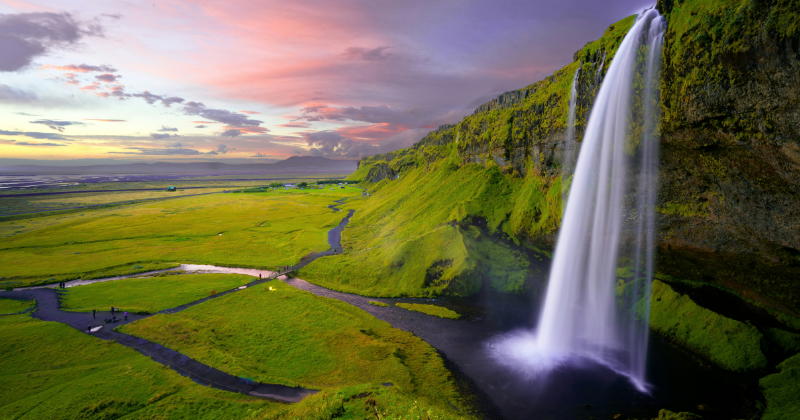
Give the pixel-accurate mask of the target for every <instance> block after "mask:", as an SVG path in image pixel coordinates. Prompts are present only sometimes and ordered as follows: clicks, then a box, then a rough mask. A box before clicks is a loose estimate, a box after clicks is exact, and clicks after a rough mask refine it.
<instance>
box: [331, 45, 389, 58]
mask: <svg viewBox="0 0 800 420" xmlns="http://www.w3.org/2000/svg"><path fill="white" fill-rule="evenodd" d="M389 48H390V47H376V48H371V49H368V48H361V47H350V48H348V49H346V50H345V51H344V53H342V55H343V56H344V57H345V58H346V59H348V60H362V61H383V60H387V59H389V58H391V57H392V55H391V54H389V53H387V52H385V51H386V50H388V49H389Z"/></svg>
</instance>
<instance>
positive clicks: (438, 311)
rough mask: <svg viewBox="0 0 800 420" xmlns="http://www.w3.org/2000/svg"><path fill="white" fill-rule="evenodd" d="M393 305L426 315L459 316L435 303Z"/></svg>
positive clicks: (450, 317) (452, 317)
mask: <svg viewBox="0 0 800 420" xmlns="http://www.w3.org/2000/svg"><path fill="white" fill-rule="evenodd" d="M394 306H398V307H401V308H403V309H408V310H409V311H414V312H421V313H423V314H427V315H433V316H438V317H439V318H448V319H458V318H460V317H461V315H459V314H458V313H457V312H455V311H451V310H449V309H447V308H442V307H441V306H436V305H424V304H421V303H395V304H394Z"/></svg>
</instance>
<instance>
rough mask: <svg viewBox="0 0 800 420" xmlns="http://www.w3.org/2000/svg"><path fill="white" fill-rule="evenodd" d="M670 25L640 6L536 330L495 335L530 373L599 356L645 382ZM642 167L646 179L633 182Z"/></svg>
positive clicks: (601, 104)
mask: <svg viewBox="0 0 800 420" xmlns="http://www.w3.org/2000/svg"><path fill="white" fill-rule="evenodd" d="M665 27H666V23H665V20H664V18H663V17H662V16H661V15H660V14H659V13H658V11H656V10H654V9H648V10H645V11H644V12H642V13H641V14H640V15H639V16H638V17H637V20H636V22H635V23H634V24H633V27H632V28H631V29H630V30H629V31H628V33H627V35H626V36H625V38H624V39H623V41H622V43H621V44H620V46H619V48H618V49H617V52H616V55H615V56H614V57H613V59H612V61H611V64H610V65H609V69H608V72H607V73H606V75H605V77H604V80H603V83H602V85H601V86H600V89H599V91H598V93H597V97H596V99H595V102H594V106H593V108H592V112H591V115H590V118H589V121H588V124H587V126H586V131H585V134H584V136H583V141H582V142H581V146H580V147H581V149H580V155H579V156H578V161H577V164H576V166H575V172H574V174H573V178H572V183H571V186H570V191H569V197H568V200H567V204H566V210H565V212H564V218H563V220H562V224H561V230H560V232H559V236H558V242H557V244H556V249H555V253H554V256H553V262H552V266H551V271H550V279H549V282H548V286H547V293H546V296H545V301H544V306H543V308H542V310H541V313H540V317H539V321H538V325H537V328H536V330H535V332H532V331H527V332H516V333H512V334H508V335H506V336H504V337H500V338H498V339H497V340H495V341H494V342H492V343H490V352H491V354H492V356H493V357H494V358H496V359H497V360H498V361H499V362H500V363H504V364H506V365H508V366H510V367H513V368H514V369H517V370H520V371H521V372H522V373H523V374H527V375H530V376H536V375H538V374H542V373H544V372H546V371H547V370H549V369H552V368H553V367H555V366H559V365H562V364H576V363H578V364H580V363H583V362H585V361H594V362H596V363H600V364H602V365H605V366H607V367H609V368H611V369H613V370H615V371H617V372H618V373H620V374H622V375H625V376H626V377H628V378H629V379H630V381H631V382H632V383H633V384H634V386H636V388H637V389H639V390H640V391H643V392H646V391H647V382H646V379H645V363H646V353H647V334H648V321H649V312H650V306H649V302H650V297H649V294H650V282H651V280H652V268H653V263H652V261H653V247H654V240H653V235H654V230H655V223H654V218H655V209H654V207H655V188H656V181H657V180H656V175H657V163H658V137H657V135H656V130H657V126H658V106H659V92H658V81H659V80H660V56H661V43H662V40H663V36H664V30H665ZM634 104H635V106H634ZM632 128H633V129H632ZM634 133H644V134H638V135H634ZM636 176H638V182H632V181H631V180H632V179H637V178H636ZM631 197H633V198H631ZM629 202H630V203H634V204H633V205H626V203H629ZM620 257H630V258H629V259H628V260H629V261H631V266H632V269H630V271H631V272H632V274H631V275H625V276H623V277H625V278H623V279H619V277H620V276H619V275H618V270H617V269H618V262H619V260H620Z"/></svg>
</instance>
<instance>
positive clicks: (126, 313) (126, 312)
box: [124, 311, 128, 321]
mask: <svg viewBox="0 0 800 420" xmlns="http://www.w3.org/2000/svg"><path fill="white" fill-rule="evenodd" d="M124 315H125V320H126V321H127V320H128V311H125V314H124Z"/></svg>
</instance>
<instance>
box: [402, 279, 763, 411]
mask: <svg viewBox="0 0 800 420" xmlns="http://www.w3.org/2000/svg"><path fill="white" fill-rule="evenodd" d="M398 301H408V302H415V303H431V304H437V305H441V306H445V307H448V308H450V309H453V310H456V311H457V312H459V313H461V314H465V315H466V317H465V318H466V319H465V320H460V321H449V320H438V319H435V320H430V319H429V318H430V317H425V318H424V319H419V320H418V319H417V318H422V317H413V316H410V315H409V316H407V317H408V318H412V319H410V320H406V319H405V318H407V317H404V319H403V320H400V321H399V322H398V324H400V325H398V326H400V327H401V328H403V329H407V330H411V331H412V332H414V333H415V334H417V335H418V336H420V337H421V338H423V339H425V340H426V341H428V342H429V343H430V344H431V345H433V346H434V347H436V348H437V349H439V350H441V351H442V352H443V354H444V355H445V356H446V357H448V358H450V359H451V361H452V362H453V365H454V366H453V367H454V368H456V369H458V370H460V371H461V374H463V375H464V376H466V377H468V378H469V380H471V381H472V382H473V386H474V387H475V388H476V389H477V390H478V391H479V393H481V394H483V399H482V402H481V404H482V405H483V406H484V410H485V411H486V412H487V413H489V414H490V415H491V414H492V412H494V415H495V416H496V417H503V418H507V419H590V418H595V419H604V418H609V419H610V418H613V417H614V416H615V415H617V414H622V415H623V416H624V417H625V418H652V417H656V416H657V414H658V411H659V410H660V409H664V408H666V409H669V410H671V411H674V412H679V411H689V412H693V413H695V414H699V415H702V416H703V418H704V419H732V418H750V417H752V415H754V414H755V413H757V412H758V409H757V406H756V405H757V403H758V402H759V400H760V398H761V397H760V393H759V390H758V377H757V376H748V375H742V374H734V373H730V372H726V371H724V370H721V369H718V368H716V367H713V366H709V365H708V364H707V363H705V362H703V361H701V360H699V359H697V358H695V357H694V356H692V355H690V354H689V353H687V352H685V351H683V350H681V349H679V348H678V347H675V346H673V345H671V344H670V343H668V342H666V341H664V340H662V339H660V338H659V337H657V336H653V335H651V337H650V341H649V354H648V376H647V379H648V382H649V384H650V386H651V389H650V393H649V394H645V393H642V392H639V391H637V390H636V388H635V387H634V386H633V385H632V384H631V383H630V381H629V380H628V379H627V378H625V377H624V376H622V375H620V374H618V373H616V372H614V371H613V370H611V369H609V368H607V367H605V366H603V365H601V364H599V363H596V362H592V361H586V360H583V361H576V362H575V363H569V364H565V365H562V366H560V367H558V368H555V369H553V370H551V371H549V372H548V373H547V374H539V375H536V376H530V375H529V374H528V373H526V372H525V371H524V370H523V369H519V368H514V367H508V366H505V365H503V364H501V363H498V361H497V360H496V359H494V358H492V357H491V356H490V354H489V351H488V347H487V344H488V343H490V342H492V341H493V340H494V339H495V338H497V337H500V336H502V335H503V334H505V333H508V332H511V331H514V330H517V329H531V328H532V327H533V326H534V324H535V312H536V310H535V308H536V304H535V303H532V302H531V299H530V298H528V297H519V296H509V295H504V294H491V293H490V294H483V295H480V296H478V297H475V298H470V299H452V298H448V299H445V298H437V299H434V300H432V301H430V300H425V301H424V302H423V299H400V300H398ZM404 321H405V322H404ZM394 323H395V322H393V324H394ZM403 324H405V325H403Z"/></svg>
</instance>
